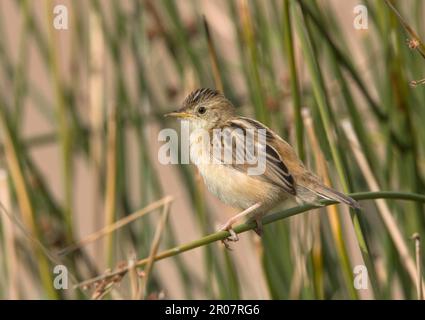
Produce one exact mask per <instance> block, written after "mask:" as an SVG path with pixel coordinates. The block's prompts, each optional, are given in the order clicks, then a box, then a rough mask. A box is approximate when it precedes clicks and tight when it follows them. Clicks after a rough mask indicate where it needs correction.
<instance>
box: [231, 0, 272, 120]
mask: <svg viewBox="0 0 425 320" xmlns="http://www.w3.org/2000/svg"><path fill="white" fill-rule="evenodd" d="M238 6H239V14H240V20H241V27H242V33H243V39H244V42H245V44H246V45H247V46H248V55H249V60H248V65H249V66H248V67H249V70H251V72H250V73H251V77H250V78H251V79H252V81H253V86H252V89H253V90H255V91H254V94H253V98H254V101H253V102H254V109H255V114H256V117H257V119H258V120H259V121H261V122H263V123H265V124H267V123H268V122H269V115H268V112H267V109H266V105H265V98H264V93H263V88H262V82H261V77H260V70H259V68H260V66H259V65H258V62H259V55H258V52H257V42H256V39H255V33H254V26H253V22H252V16H251V13H250V10H249V6H248V2H247V0H239V1H238Z"/></svg>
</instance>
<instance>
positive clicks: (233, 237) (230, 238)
mask: <svg viewBox="0 0 425 320" xmlns="http://www.w3.org/2000/svg"><path fill="white" fill-rule="evenodd" d="M220 231H227V232H229V233H230V236H228V237H227V238H225V239H223V240H221V242H222V243H223V244H224V246H225V247H226V249H229V250H232V249H231V248H230V245H229V242H236V241H239V237H238V235H237V234H236V232H235V230H233V229H232V226H228V225H224V226H223V227H221V228H220Z"/></svg>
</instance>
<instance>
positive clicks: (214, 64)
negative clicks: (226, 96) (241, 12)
mask: <svg viewBox="0 0 425 320" xmlns="http://www.w3.org/2000/svg"><path fill="white" fill-rule="evenodd" d="M202 21H203V23H204V29H205V36H206V38H207V43H208V53H209V57H210V62H211V69H212V72H213V76H214V83H215V87H216V88H217V89H218V90H219V91H220V92H222V93H224V88H223V81H222V80H221V75H220V68H219V66H218V56H217V50H216V48H215V46H214V40H213V38H212V34H211V31H210V27H209V25H208V21H207V18H206V17H205V16H202Z"/></svg>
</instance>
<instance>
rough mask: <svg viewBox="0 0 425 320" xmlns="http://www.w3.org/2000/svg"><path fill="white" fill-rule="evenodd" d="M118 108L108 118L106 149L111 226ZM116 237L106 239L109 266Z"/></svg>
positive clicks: (107, 205)
mask: <svg viewBox="0 0 425 320" xmlns="http://www.w3.org/2000/svg"><path fill="white" fill-rule="evenodd" d="M116 108H117V107H115V106H113V110H112V111H111V113H110V115H109V119H108V137H107V139H108V142H107V151H106V186H105V226H106V228H108V227H111V226H112V225H113V223H114V222H115V218H116V217H115V210H116V193H117V122H116ZM113 239H114V237H113V234H111V233H108V234H107V236H106V239H105V259H106V260H105V261H106V265H107V266H112V264H113V258H114V257H113V252H114V241H113Z"/></svg>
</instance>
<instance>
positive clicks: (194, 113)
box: [166, 88, 235, 130]
mask: <svg viewBox="0 0 425 320" xmlns="http://www.w3.org/2000/svg"><path fill="white" fill-rule="evenodd" d="M234 115H235V108H234V107H233V105H232V103H231V102H230V101H229V100H227V99H226V97H225V96H224V95H223V94H221V93H220V92H218V91H216V90H213V89H209V88H201V89H197V90H195V91H192V92H191V93H190V94H189V95H188V96H187V97H186V99H185V100H184V101H183V104H182V107H181V108H180V109H178V110H177V111H174V112H170V113H167V114H166V116H167V117H176V118H179V119H186V120H189V121H190V123H191V124H192V126H193V128H200V129H205V130H208V129H212V128H216V127H217V126H219V125H220V124H221V123H223V122H225V121H226V120H228V119H230V118H231V117H233V116H234Z"/></svg>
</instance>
